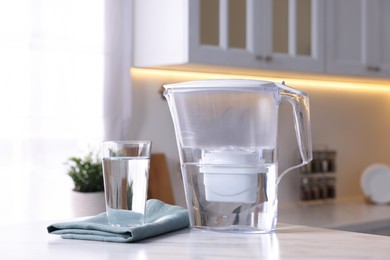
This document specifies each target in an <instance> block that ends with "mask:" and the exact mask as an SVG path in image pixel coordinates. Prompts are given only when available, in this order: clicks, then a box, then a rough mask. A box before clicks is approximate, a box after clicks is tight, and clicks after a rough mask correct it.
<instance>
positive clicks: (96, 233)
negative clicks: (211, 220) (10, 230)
mask: <svg viewBox="0 0 390 260" xmlns="http://www.w3.org/2000/svg"><path fill="white" fill-rule="evenodd" d="M129 214H131V212H129ZM129 217H131V216H129ZM188 226H189V219H188V212H187V210H186V209H184V208H182V207H179V206H173V205H169V204H165V203H164V202H162V201H160V200H156V199H151V200H148V201H147V202H146V210H145V224H143V225H140V226H135V227H114V226H110V225H109V224H108V221H107V215H106V213H101V214H99V215H96V216H94V217H91V218H88V219H85V220H81V221H73V222H62V223H56V224H52V225H50V226H48V227H47V230H48V232H49V233H50V234H57V235H61V237H62V238H66V239H83V240H96V241H107V242H122V243H129V242H135V241H139V240H142V239H145V238H149V237H153V236H157V235H161V234H164V233H168V232H171V231H175V230H179V229H182V228H185V227H188Z"/></svg>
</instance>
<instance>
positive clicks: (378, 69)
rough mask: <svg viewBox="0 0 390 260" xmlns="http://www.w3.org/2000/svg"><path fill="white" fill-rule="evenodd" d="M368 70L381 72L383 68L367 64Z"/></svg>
mask: <svg viewBox="0 0 390 260" xmlns="http://www.w3.org/2000/svg"><path fill="white" fill-rule="evenodd" d="M366 69H367V70H368V71H372V72H380V71H381V68H380V67H378V66H367V68H366Z"/></svg>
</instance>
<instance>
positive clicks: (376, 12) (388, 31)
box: [367, 0, 390, 77]
mask: <svg viewBox="0 0 390 260" xmlns="http://www.w3.org/2000/svg"><path fill="white" fill-rule="evenodd" d="M371 1H372V2H371ZM371 1H369V3H370V5H371V6H370V8H369V11H370V13H369V19H368V21H371V24H370V23H369V25H368V27H369V28H370V29H369V31H370V32H371V34H369V40H368V45H369V53H370V56H372V58H371V59H370V60H369V62H368V64H367V69H368V70H370V72H371V73H370V74H371V75H374V76H375V75H376V74H377V75H378V76H381V77H382V76H383V77H390V16H389V14H390V1H389V0H371Z"/></svg>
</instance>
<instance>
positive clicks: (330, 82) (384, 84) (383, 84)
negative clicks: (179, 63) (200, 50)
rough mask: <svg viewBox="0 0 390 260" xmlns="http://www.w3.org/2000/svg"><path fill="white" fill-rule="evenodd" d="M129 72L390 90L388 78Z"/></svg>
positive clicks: (335, 87)
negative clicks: (357, 78)
mask: <svg viewBox="0 0 390 260" xmlns="http://www.w3.org/2000/svg"><path fill="white" fill-rule="evenodd" d="M131 73H132V74H134V75H139V76H151V75H155V76H163V77H175V78H176V77H184V78H189V79H191V80H194V79H221V78H241V79H257V80H266V81H274V82H282V81H284V82H286V84H287V85H289V86H292V87H297V88H298V87H299V88H310V89H318V88H327V89H336V90H361V91H380V92H384V91H386V92H390V81H389V80H383V81H381V80H378V81H376V82H369V80H368V81H363V80H362V82H359V81H358V80H356V79H354V80H351V81H348V78H347V79H345V80H344V79H340V78H332V76H329V79H324V77H321V78H320V79H315V78H313V77H312V78H310V79H304V78H294V77H290V76H287V77H281V76H267V75H265V76H251V75H242V74H231V73H229V74H223V73H209V72H195V71H180V70H168V69H167V70H164V69H148V68H131Z"/></svg>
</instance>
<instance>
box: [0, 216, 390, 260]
mask: <svg viewBox="0 0 390 260" xmlns="http://www.w3.org/2000/svg"><path fill="white" fill-rule="evenodd" d="M49 224H51V223H47V222H39V223H29V224H18V225H2V226H0V233H1V236H0V254H1V259H40V260H45V259H95V260H99V259H139V260H148V259H162V260H164V259H196V260H198V259H390V237H386V236H378V235H368V234H361V233H354V232H346V231H338V230H330V229H321V228H313V227H304V226H294V225H287V224H279V225H278V228H277V231H276V232H274V233H272V234H234V233H217V232H205V231H198V230H191V229H189V228H187V229H183V230H180V231H177V232H173V233H169V234H165V235H162V236H158V237H155V238H150V239H146V240H143V241H140V242H137V243H132V244H121V243H108V242H94V241H83V240H67V239H62V238H60V237H59V236H56V235H51V234H48V233H47V231H46V227H47V226H48V225H49Z"/></svg>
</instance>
